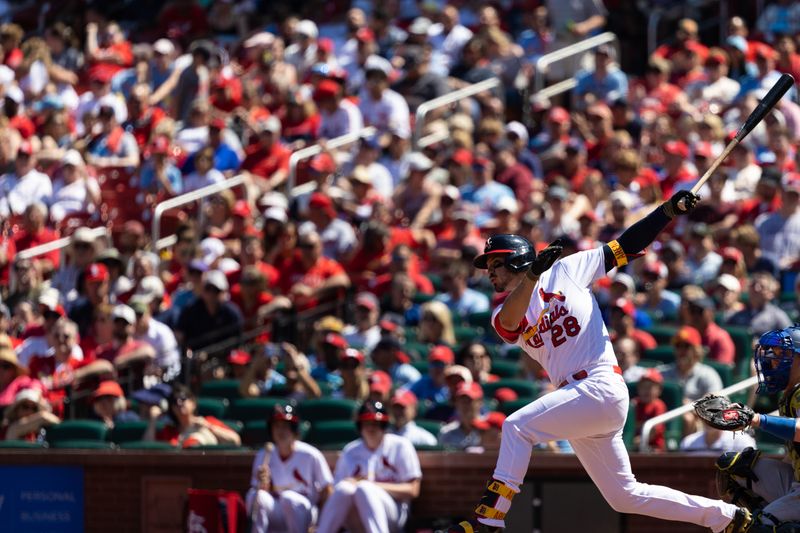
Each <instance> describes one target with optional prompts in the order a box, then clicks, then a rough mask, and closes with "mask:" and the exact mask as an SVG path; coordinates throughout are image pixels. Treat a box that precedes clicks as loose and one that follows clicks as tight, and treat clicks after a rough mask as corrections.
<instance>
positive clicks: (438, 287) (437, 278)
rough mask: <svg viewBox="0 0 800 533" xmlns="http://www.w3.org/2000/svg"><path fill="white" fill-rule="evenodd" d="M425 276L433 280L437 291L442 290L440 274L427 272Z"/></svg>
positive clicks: (434, 288) (432, 282)
mask: <svg viewBox="0 0 800 533" xmlns="http://www.w3.org/2000/svg"><path fill="white" fill-rule="evenodd" d="M425 277H426V278H428V279H429V280H431V284H432V285H433V290H435V291H436V292H442V276H440V275H439V274H425Z"/></svg>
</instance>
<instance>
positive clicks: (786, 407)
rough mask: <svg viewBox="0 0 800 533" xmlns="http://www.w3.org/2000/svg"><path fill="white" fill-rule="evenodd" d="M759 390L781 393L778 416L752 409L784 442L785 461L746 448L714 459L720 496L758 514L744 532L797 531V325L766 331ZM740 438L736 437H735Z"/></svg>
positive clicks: (761, 425) (756, 423)
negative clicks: (717, 470)
mask: <svg viewBox="0 0 800 533" xmlns="http://www.w3.org/2000/svg"><path fill="white" fill-rule="evenodd" d="M755 363H756V369H757V370H758V382H759V386H758V391H757V392H758V393H759V394H776V393H781V398H780V402H779V404H778V413H779V414H780V416H772V415H762V414H758V413H756V414H755V415H754V416H753V420H752V422H751V423H750V427H756V428H758V429H759V430H761V431H765V432H767V433H769V434H771V435H774V436H776V437H778V438H779V439H781V440H783V441H784V442H785V443H786V449H787V450H788V453H787V455H786V457H784V458H783V460H779V459H771V458H768V457H761V452H760V451H757V450H754V449H753V448H747V449H745V450H743V451H741V452H727V453H724V454H722V455H721V456H720V458H719V459H718V460H717V468H718V469H719V472H717V489H718V490H719V492H720V497H721V498H723V499H724V500H726V501H730V502H732V503H734V504H736V505H744V506H746V507H747V508H748V509H750V511H752V513H753V515H754V516H756V520H755V523H754V524H753V525H752V526H751V528H750V529H748V530H747V533H767V532H769V533H773V532H774V533H800V327H798V326H793V327H790V328H786V329H778V330H773V331H768V332H767V333H764V334H763V335H762V336H761V338H759V339H758V345H757V346H756V350H755ZM737 438H738V437H737Z"/></svg>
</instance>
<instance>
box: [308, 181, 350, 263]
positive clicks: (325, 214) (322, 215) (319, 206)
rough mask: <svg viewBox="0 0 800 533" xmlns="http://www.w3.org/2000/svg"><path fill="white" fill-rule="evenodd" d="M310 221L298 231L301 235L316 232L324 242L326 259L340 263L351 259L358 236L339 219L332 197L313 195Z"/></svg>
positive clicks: (310, 201) (309, 209) (323, 252)
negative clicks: (348, 258)
mask: <svg viewBox="0 0 800 533" xmlns="http://www.w3.org/2000/svg"><path fill="white" fill-rule="evenodd" d="M308 219H309V222H307V223H305V224H302V225H301V226H300V228H298V231H299V232H300V233H301V234H303V233H306V232H308V231H316V233H317V234H319V238H320V239H321V240H322V254H323V255H324V256H325V257H327V258H328V259H333V260H335V261H339V262H342V260H343V259H345V258H347V257H349V255H350V253H351V252H352V251H353V248H354V247H355V246H356V235H355V232H354V231H353V227H352V226H351V225H350V224H349V223H348V222H345V221H344V220H342V219H340V218H338V213H337V212H336V207H335V204H334V202H333V200H332V199H331V197H330V196H328V195H326V194H323V193H321V192H315V193H312V194H311V197H310V198H309V200H308Z"/></svg>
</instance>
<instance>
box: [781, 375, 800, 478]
mask: <svg viewBox="0 0 800 533" xmlns="http://www.w3.org/2000/svg"><path fill="white" fill-rule="evenodd" d="M778 412H779V413H780V415H781V416H786V417H789V418H800V383H798V384H796V385H795V386H794V387H792V390H791V392H790V393H789V394H786V395H784V396H783V398H781V402H780V405H779V406H778ZM787 447H788V449H789V458H791V460H792V467H793V468H794V480H795V481H800V443H799V442H793V443H787Z"/></svg>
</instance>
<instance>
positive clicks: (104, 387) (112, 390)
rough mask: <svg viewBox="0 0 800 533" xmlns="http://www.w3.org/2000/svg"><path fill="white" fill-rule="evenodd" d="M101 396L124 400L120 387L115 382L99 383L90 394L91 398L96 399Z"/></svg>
mask: <svg viewBox="0 0 800 533" xmlns="http://www.w3.org/2000/svg"><path fill="white" fill-rule="evenodd" d="M101 396H113V397H114V398H124V397H125V395H124V394H123V393H122V387H120V386H119V383H117V382H116V381H111V380H107V381H101V382H100V385H98V386H97V388H96V389H95V391H94V392H93V393H92V398H94V399H97V398H99V397H101Z"/></svg>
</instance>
